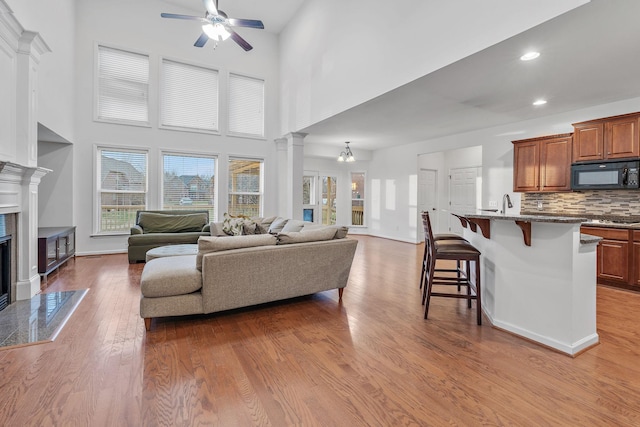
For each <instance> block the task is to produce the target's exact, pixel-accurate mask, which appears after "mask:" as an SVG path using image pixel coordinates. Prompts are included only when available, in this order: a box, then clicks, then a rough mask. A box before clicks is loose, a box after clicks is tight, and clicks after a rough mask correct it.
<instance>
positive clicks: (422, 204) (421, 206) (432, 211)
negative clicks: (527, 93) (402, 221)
mask: <svg viewBox="0 0 640 427" xmlns="http://www.w3.org/2000/svg"><path fill="white" fill-rule="evenodd" d="M418 174H419V175H418V213H421V212H429V219H430V221H431V227H432V228H433V229H434V230H438V229H439V227H438V222H439V215H438V171H437V170H435V169H422V168H421V169H420V171H419V172H418ZM418 224H419V225H420V224H422V222H420V221H419V222H418ZM418 237H419V238H420V240H424V229H423V228H422V227H421V226H419V227H418Z"/></svg>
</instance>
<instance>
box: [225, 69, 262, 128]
mask: <svg viewBox="0 0 640 427" xmlns="http://www.w3.org/2000/svg"><path fill="white" fill-rule="evenodd" d="M229 133H230V134H235V135H240V136H250V137H259V138H263V137H264V80H260V79H254V78H251V77H246V76H241V75H239V74H230V75H229Z"/></svg>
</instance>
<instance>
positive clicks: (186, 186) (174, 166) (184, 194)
mask: <svg viewBox="0 0 640 427" xmlns="http://www.w3.org/2000/svg"><path fill="white" fill-rule="evenodd" d="M162 158H163V180H162V207H163V209H207V210H208V211H209V218H211V220H212V221H215V205H216V194H215V168H216V158H215V157H207V156H193V155H187V154H178V153H176V154H163V156H162Z"/></svg>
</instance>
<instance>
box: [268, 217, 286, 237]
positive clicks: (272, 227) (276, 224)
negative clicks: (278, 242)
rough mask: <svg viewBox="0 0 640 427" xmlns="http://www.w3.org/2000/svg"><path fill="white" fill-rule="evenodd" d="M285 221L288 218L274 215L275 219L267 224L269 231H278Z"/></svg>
mask: <svg viewBox="0 0 640 427" xmlns="http://www.w3.org/2000/svg"><path fill="white" fill-rule="evenodd" d="M287 221H288V220H287V219H286V218H282V217H276V219H274V220H273V222H272V223H271V225H270V226H269V233H271V234H278V233H280V232H281V231H282V229H283V228H284V226H285V225H287Z"/></svg>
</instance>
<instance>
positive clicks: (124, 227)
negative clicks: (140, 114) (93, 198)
mask: <svg viewBox="0 0 640 427" xmlns="http://www.w3.org/2000/svg"><path fill="white" fill-rule="evenodd" d="M97 155H98V162H99V163H98V164H99V165H100V166H99V167H98V168H97V173H98V176H97V179H98V193H99V194H98V197H97V203H98V210H99V212H100V216H99V223H98V224H97V226H96V230H97V231H98V232H99V233H112V232H127V231H129V229H130V228H131V226H133V225H134V224H135V214H136V211H137V210H140V209H145V208H146V204H147V153H146V152H141V151H124V150H123V151H121V150H111V149H106V148H100V149H98V150H97Z"/></svg>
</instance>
